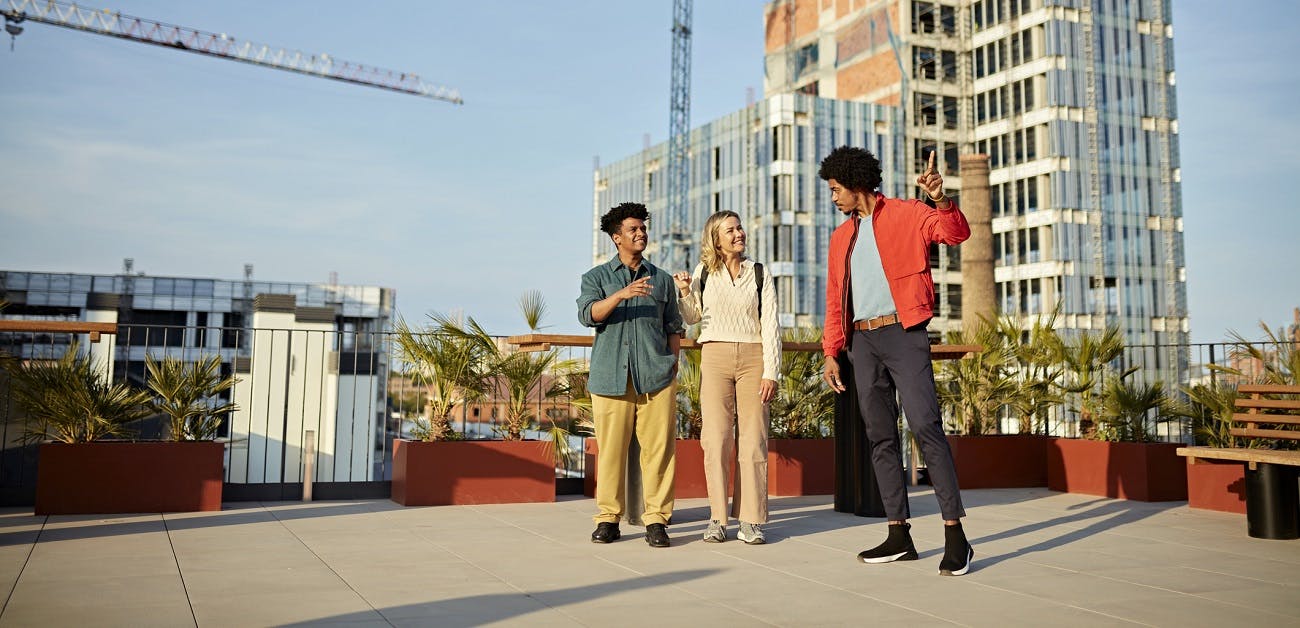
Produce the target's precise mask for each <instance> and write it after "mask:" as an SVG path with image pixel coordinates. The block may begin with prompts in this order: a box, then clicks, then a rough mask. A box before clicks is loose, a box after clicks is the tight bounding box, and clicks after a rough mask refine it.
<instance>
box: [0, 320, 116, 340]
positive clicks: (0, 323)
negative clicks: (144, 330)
mask: <svg viewBox="0 0 1300 628" xmlns="http://www.w3.org/2000/svg"><path fill="white" fill-rule="evenodd" d="M0 331H18V332H28V333H34V334H39V333H54V334H90V341H91V342H99V335H100V334H116V333H117V323H90V322H86V321H17V320H0Z"/></svg>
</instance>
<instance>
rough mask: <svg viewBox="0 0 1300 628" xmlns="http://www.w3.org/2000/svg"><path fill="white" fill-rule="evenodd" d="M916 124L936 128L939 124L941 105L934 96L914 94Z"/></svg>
mask: <svg viewBox="0 0 1300 628" xmlns="http://www.w3.org/2000/svg"><path fill="white" fill-rule="evenodd" d="M913 97H914V99H915V103H916V108H915V111H914V114H913V115H914V116H915V118H916V123H917V124H920V125H922V126H935V125H937V124H938V123H939V105H938V102H937V97H936V96H935V95H934V94H924V93H921V92H917V93H915V94H914V96H913Z"/></svg>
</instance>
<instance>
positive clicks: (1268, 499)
mask: <svg viewBox="0 0 1300 628" xmlns="http://www.w3.org/2000/svg"><path fill="white" fill-rule="evenodd" d="M1297 471H1300V467H1293V466H1289V465H1283V464H1267V463H1260V464H1258V465H1256V468H1255V469H1254V470H1252V469H1250V468H1249V467H1247V468H1246V532H1247V534H1249V535H1250V536H1252V537H1255V538H1257V539H1279V540H1286V539H1295V538H1300V481H1298V480H1297V478H1298V477H1300V474H1297Z"/></svg>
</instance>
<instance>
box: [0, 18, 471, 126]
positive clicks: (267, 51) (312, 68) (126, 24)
mask: <svg viewBox="0 0 1300 628" xmlns="http://www.w3.org/2000/svg"><path fill="white" fill-rule="evenodd" d="M0 6H2V7H3V8H0V13H3V14H4V17H5V32H7V33H9V36H10V50H12V49H13V40H14V38H16V37H17V36H18V35H20V34H22V32H23V27H22V24H23V22H25V21H27V20H31V21H33V22H40V23H42V24H49V25H51V26H61V27H64V28H70V29H73V30H78V31H82V32H86V33H95V34H96V35H105V36H107V37H116V38H118V39H126V40H130V41H135V42H139V43H142V44H153V45H155V46H162V47H164V48H171V49H173V50H184V51H185V52H192V53H194V54H200V55H207V56H210V57H220V58H222V59H230V60H232V61H242V62H244V63H249V64H252V65H259V66H262V67H265V68H273V69H276V70H284V71H286V72H296V73H298V74H305V75H308V76H316V77H320V78H327V79H333V80H335V81H342V82H344V83H352V84H354V85H364V86H366V87H377V88H379V89H386V90H389V91H394V92H400V93H403V94H410V95H412V96H421V97H424V98H431V99H433V100H442V101H446V102H449V103H453V104H457V105H459V104H463V102H464V101H463V100H461V97H460V92H459V91H457V90H454V89H450V88H447V87H442V86H438V85H432V84H429V83H426V82H424V81H423V80H421V79H420V77H419V75H416V74H412V73H409V72H397V71H394V70H385V69H383V68H376V67H373V66H368V65H363V64H360V63H352V62H350V61H343V60H340V59H335V58H334V57H332V56H330V55H327V54H316V55H308V54H305V53H303V52H300V51H297V50H285V49H283V48H273V47H271V46H267V45H264V44H258V43H253V42H250V41H240V40H237V39H235V38H234V37H228V36H227V35H226V34H225V33H221V34H217V33H208V32H204V31H201V30H197V29H193V28H186V27H184V26H175V25H172V24H164V23H162V22H155V21H153V20H146V19H144V18H139V17H133V16H130V15H123V14H122V13H119V12H117V11H109V10H107V9H88V8H85V7H80V6H77V5H75V4H69V3H66V2H58V1H56V0H0Z"/></svg>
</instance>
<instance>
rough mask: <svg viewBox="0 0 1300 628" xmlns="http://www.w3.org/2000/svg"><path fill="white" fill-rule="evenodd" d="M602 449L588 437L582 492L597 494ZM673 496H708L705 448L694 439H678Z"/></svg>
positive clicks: (680, 497) (584, 454)
mask: <svg viewBox="0 0 1300 628" xmlns="http://www.w3.org/2000/svg"><path fill="white" fill-rule="evenodd" d="M599 451H600V448H599V446H597V444H596V439H595V438H588V439H587V445H586V448H585V451H584V452H583V456H584V457H585V458H586V467H585V470H584V475H583V478H582V494H583V495H586V496H587V497H595V496H596V468H597V463H596V458H597V453H598V452H599ZM674 474H675V475H674V481H673V484H674V487H673V496H674V497H675V498H677V499H686V498H691V497H708V496H709V487H708V486H707V485H706V484H705V482H704V449H702V448H701V447H700V441H698V440H694V439H678V440H677V469H676V470H675V471H674Z"/></svg>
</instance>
